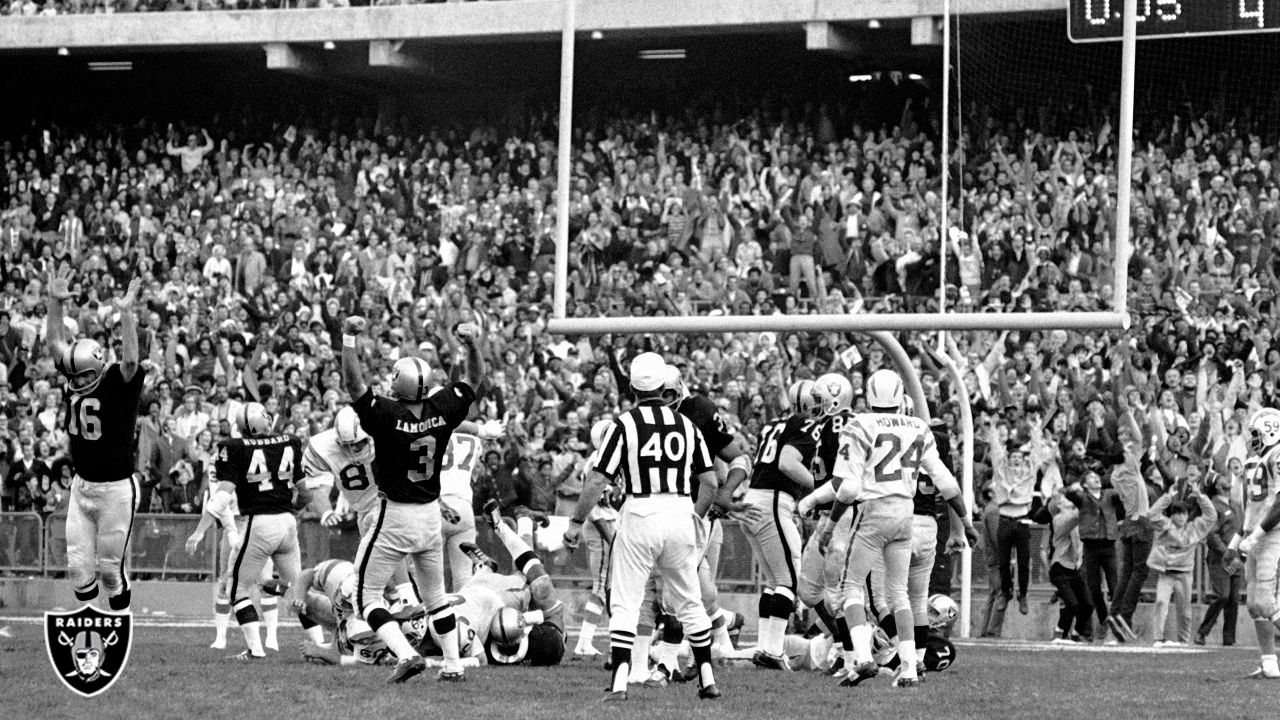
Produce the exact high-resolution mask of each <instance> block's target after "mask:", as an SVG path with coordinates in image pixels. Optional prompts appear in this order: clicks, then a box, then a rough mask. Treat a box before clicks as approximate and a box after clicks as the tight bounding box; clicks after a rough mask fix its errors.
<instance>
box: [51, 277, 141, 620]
mask: <svg viewBox="0 0 1280 720" xmlns="http://www.w3.org/2000/svg"><path fill="white" fill-rule="evenodd" d="M72 274H73V271H72V270H71V269H70V268H69V267H64V268H62V269H60V270H58V271H57V272H55V273H54V275H53V277H52V278H50V280H49V304H48V315H47V318H46V323H45V327H46V328H47V330H46V333H47V335H46V338H45V340H46V343H47V345H48V348H49V353H50V354H51V355H52V356H53V358H54V365H55V366H56V367H57V369H58V372H59V373H61V374H62V376H63V377H65V378H66V380H67V390H68V392H67V394H66V402H67V404H66V417H67V435H68V437H69V450H70V452H71V462H72V464H73V465H74V466H75V469H76V477H75V480H74V481H73V482H72V484H71V501H70V505H68V506H67V565H68V572H67V574H68V575H69V576H70V577H71V580H72V582H73V583H75V594H76V599H77V600H79V601H80V602H82V603H87V602H88V601H90V600H92V599H93V598H95V597H97V596H98V581H99V579H101V581H102V585H103V586H104V587H105V588H106V590H107V604H108V605H109V606H110V607H111V609H112V610H128V609H129V600H130V594H131V593H130V589H129V578H128V576H127V574H126V573H125V567H124V566H125V560H126V559H127V558H128V557H129V553H128V547H129V534H130V532H131V531H132V529H133V517H134V514H135V513H136V512H137V508H138V488H137V486H136V484H135V483H134V479H133V471H134V467H135V463H134V454H135V453H136V452H137V447H138V445H137V439H136V438H135V437H134V429H135V426H136V425H137V422H138V399H139V397H140V396H141V395H142V386H143V382H144V380H145V378H146V369H145V368H142V367H140V366H139V360H138V359H139V354H138V326H137V316H136V315H135V314H134V304H135V303H136V302H137V299H138V290H139V288H140V287H141V286H142V280H140V279H138V278H135V279H134V280H133V281H132V282H130V283H129V289H128V290H127V291H126V292H125V294H124V297H122V298H121V299H119V300H117V301H115V306H116V308H117V309H118V310H119V312H120V334H121V352H120V362H118V363H110V364H108V363H107V356H106V351H105V350H104V349H103V347H102V346H101V345H99V344H98V343H97V342H95V341H93V340H87V339H81V340H72V339H71V338H69V337H68V335H69V333H68V332H67V327H66V325H65V324H64V322H63V317H62V304H63V303H64V302H66V301H67V300H69V299H71V297H72V293H71V288H70V284H71V277H72Z"/></svg>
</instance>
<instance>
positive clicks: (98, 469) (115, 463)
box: [67, 363, 147, 482]
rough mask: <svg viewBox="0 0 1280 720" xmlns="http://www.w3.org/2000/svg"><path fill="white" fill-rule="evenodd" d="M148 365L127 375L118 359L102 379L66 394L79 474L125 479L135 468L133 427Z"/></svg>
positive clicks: (94, 479) (88, 477)
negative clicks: (81, 391) (91, 386)
mask: <svg viewBox="0 0 1280 720" xmlns="http://www.w3.org/2000/svg"><path fill="white" fill-rule="evenodd" d="M146 375H147V371H146V369H145V368H138V369H137V371H136V372H134V373H133V377H132V378H129V379H128V380H125V379H124V374H123V373H121V372H120V365H119V363H112V364H111V365H108V366H107V368H106V369H105V370H104V371H103V375H102V381H101V382H99V383H98V386H97V387H95V388H94V389H93V390H92V391H90V392H87V393H85V394H84V395H75V394H68V396H67V435H68V437H69V438H70V444H71V462H72V463H73V464H74V465H75V469H76V474H77V475H79V476H80V477H82V478H84V479H85V480H88V481H89V482H112V481H115V480H123V479H125V478H127V477H129V476H130V475H132V474H133V471H134V470H135V469H136V467H135V463H134V453H135V452H136V451H137V447H138V445H137V443H136V442H135V441H134V437H133V435H134V428H135V426H136V425H137V422H138V398H139V397H140V396H141V395H142V384H143V380H144V379H145V378H146Z"/></svg>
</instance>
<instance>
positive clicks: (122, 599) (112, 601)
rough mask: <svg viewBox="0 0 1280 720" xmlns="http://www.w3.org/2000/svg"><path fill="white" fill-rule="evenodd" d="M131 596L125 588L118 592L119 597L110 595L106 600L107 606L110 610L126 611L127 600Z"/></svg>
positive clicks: (127, 606)
mask: <svg viewBox="0 0 1280 720" xmlns="http://www.w3.org/2000/svg"><path fill="white" fill-rule="evenodd" d="M132 596H133V593H131V592H129V588H125V589H124V590H121V591H120V594H119V595H112V596H111V597H109V598H107V605H109V606H110V607H111V609H112V610H128V609H129V600H130V599H131V598H132Z"/></svg>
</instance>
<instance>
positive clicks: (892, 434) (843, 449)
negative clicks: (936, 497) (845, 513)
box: [831, 413, 959, 503]
mask: <svg viewBox="0 0 1280 720" xmlns="http://www.w3.org/2000/svg"><path fill="white" fill-rule="evenodd" d="M922 469H923V471H924V472H925V473H927V474H928V475H929V477H930V478H932V479H933V481H934V485H935V486H937V488H938V490H939V492H941V493H942V495H943V496H944V497H952V496H954V495H955V494H956V492H958V490H959V486H958V485H957V484H956V479H955V476H954V475H952V474H951V471H950V470H948V469H947V466H946V465H943V464H942V458H941V457H940V456H939V455H938V444H937V441H935V440H934V438H933V431H932V430H930V429H929V425H928V424H927V423H925V421H923V420H921V419H920V418H917V417H914V416H911V415H898V414H890V413H862V414H859V415H856V416H854V418H853V420H852V421H851V422H849V423H846V424H845V426H844V429H843V430H842V431H841V432H840V445H839V450H838V451H837V452H836V462H835V467H834V468H833V469H832V472H831V474H832V475H833V476H834V477H835V478H837V479H838V480H839V482H840V487H839V488H838V489H837V491H836V497H837V498H839V500H840V501H841V502H844V503H851V502H854V501H858V502H865V501H867V500H877V499H880V498H887V497H901V498H907V499H911V498H913V497H915V494H916V487H917V483H918V481H919V476H920V472H921V470H922Z"/></svg>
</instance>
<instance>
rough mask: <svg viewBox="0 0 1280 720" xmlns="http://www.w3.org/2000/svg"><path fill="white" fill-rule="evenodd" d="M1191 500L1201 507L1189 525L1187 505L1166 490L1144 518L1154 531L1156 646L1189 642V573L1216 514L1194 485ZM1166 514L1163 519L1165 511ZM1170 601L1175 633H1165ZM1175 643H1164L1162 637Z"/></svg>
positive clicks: (1174, 490) (1151, 561)
mask: <svg viewBox="0 0 1280 720" xmlns="http://www.w3.org/2000/svg"><path fill="white" fill-rule="evenodd" d="M1189 490H1190V493H1191V497H1192V498H1193V499H1194V500H1195V501H1196V503H1197V504H1198V505H1199V506H1200V517H1198V518H1196V519H1195V520H1192V521H1190V522H1188V520H1187V516H1188V512H1187V506H1186V505H1184V504H1183V503H1182V502H1180V501H1178V500H1176V499H1175V498H1176V497H1177V496H1178V489H1177V487H1176V486H1174V487H1171V488H1169V492H1167V493H1165V494H1164V495H1162V496H1161V497H1160V499H1159V500H1157V501H1156V502H1155V504H1154V505H1152V506H1151V508H1150V509H1149V510H1148V511H1147V519H1148V520H1149V521H1150V522H1151V525H1152V528H1153V530H1154V532H1155V539H1154V542H1153V543H1152V547H1151V557H1150V559H1149V560H1148V563H1147V564H1148V566H1149V567H1150V568H1151V569H1152V570H1155V571H1156V606H1155V613H1154V616H1153V619H1152V633H1153V635H1154V636H1155V645H1156V647H1162V646H1164V645H1166V644H1168V645H1185V644H1186V643H1187V642H1188V641H1189V640H1190V639H1191V570H1192V563H1193V562H1194V561H1195V553H1196V547H1197V546H1198V545H1199V544H1200V543H1201V541H1203V540H1204V539H1205V537H1207V536H1208V535H1209V533H1210V532H1212V531H1213V528H1214V526H1215V525H1216V524H1217V522H1218V511H1217V509H1216V508H1215V507H1214V505H1213V502H1212V501H1211V500H1210V499H1209V498H1207V497H1205V495H1204V493H1201V492H1199V491H1198V490H1197V489H1196V488H1195V487H1194V486H1192V487H1190V488H1189ZM1166 510H1167V511H1168V515H1167V516H1166V514H1165V511H1166ZM1170 600H1172V601H1173V603H1174V604H1175V607H1176V612H1177V614H1176V615H1174V627H1175V628H1176V634H1166V633H1165V626H1166V625H1167V621H1168V619H1169V602H1170ZM1167 637H1173V638H1176V640H1170V641H1169V642H1168V643H1166V642H1165V638H1167Z"/></svg>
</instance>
